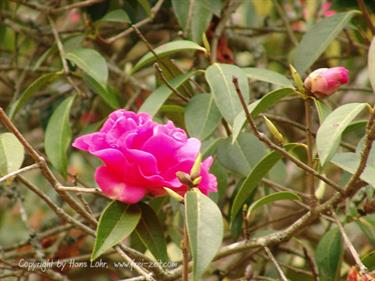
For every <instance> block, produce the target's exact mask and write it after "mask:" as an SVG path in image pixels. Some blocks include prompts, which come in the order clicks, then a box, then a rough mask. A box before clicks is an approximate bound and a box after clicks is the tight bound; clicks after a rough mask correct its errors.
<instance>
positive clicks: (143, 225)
mask: <svg viewBox="0 0 375 281" xmlns="http://www.w3.org/2000/svg"><path fill="white" fill-rule="evenodd" d="M140 207H141V209H142V218H141V220H140V222H139V224H138V226H137V228H136V229H135V231H136V233H137V235H138V237H139V239H140V240H141V241H142V243H143V244H144V245H145V246H146V247H147V249H149V250H150V252H151V253H152V255H153V256H154V257H155V259H156V260H160V261H162V262H167V261H168V260H169V258H168V254H167V243H166V241H165V238H164V233H163V228H162V225H161V223H160V221H159V218H158V216H157V215H156V214H155V211H154V210H153V209H152V208H151V207H150V206H149V205H147V204H141V205H140Z"/></svg>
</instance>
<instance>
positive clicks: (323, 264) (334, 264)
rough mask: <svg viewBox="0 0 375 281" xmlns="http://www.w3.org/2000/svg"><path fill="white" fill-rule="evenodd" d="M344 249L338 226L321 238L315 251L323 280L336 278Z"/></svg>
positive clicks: (328, 280) (330, 280) (327, 280)
mask: <svg viewBox="0 0 375 281" xmlns="http://www.w3.org/2000/svg"><path fill="white" fill-rule="evenodd" d="M342 253H343V250H342V244H341V236H340V231H339V230H338V228H333V229H331V230H330V231H328V232H327V233H326V234H324V236H323V237H322V238H321V240H320V242H319V244H318V247H317V249H316V253H315V260H316V264H317V266H318V269H319V276H320V280H321V281H332V280H335V277H336V275H337V274H338V272H339V269H340V267H339V264H340V260H341V256H342Z"/></svg>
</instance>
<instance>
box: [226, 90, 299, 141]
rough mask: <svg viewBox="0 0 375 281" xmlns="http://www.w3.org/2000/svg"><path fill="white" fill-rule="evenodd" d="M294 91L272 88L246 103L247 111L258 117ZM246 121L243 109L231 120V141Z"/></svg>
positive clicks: (235, 137)
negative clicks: (272, 89)
mask: <svg viewBox="0 0 375 281" xmlns="http://www.w3.org/2000/svg"><path fill="white" fill-rule="evenodd" d="M293 93H294V90H293V89H291V88H281V89H277V90H274V91H272V92H270V93H268V94H267V95H265V96H264V97H262V98H261V99H260V100H257V101H255V102H253V103H251V104H250V105H248V107H247V108H248V109H249V112H250V113H251V116H252V117H253V118H256V117H258V115H259V114H260V113H262V112H264V111H266V110H267V109H269V108H271V107H272V106H274V105H275V104H276V103H277V102H278V101H279V100H281V99H282V98H285V97H287V96H289V95H291V94H293ZM245 123H246V114H245V111H243V110H242V111H241V112H240V113H239V114H238V115H237V116H236V118H235V119H234V122H233V131H232V140H233V143H234V142H235V141H236V139H237V137H238V135H239V134H240V132H241V130H242V127H243V126H244V125H245Z"/></svg>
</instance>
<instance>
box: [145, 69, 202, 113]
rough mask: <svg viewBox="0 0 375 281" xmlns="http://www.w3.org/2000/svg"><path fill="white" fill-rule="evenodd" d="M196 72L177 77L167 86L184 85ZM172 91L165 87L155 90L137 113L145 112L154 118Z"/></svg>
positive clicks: (176, 86)
mask: <svg viewBox="0 0 375 281" xmlns="http://www.w3.org/2000/svg"><path fill="white" fill-rule="evenodd" d="M195 73H196V72H189V73H185V74H182V75H180V76H177V77H176V78H174V79H172V80H170V81H169V84H170V85H171V86H172V87H173V88H174V89H176V88H178V87H180V86H181V85H182V84H183V83H185V82H186V81H187V80H188V79H189V78H190V77H192V76H193V75H194V74H195ZM172 93H173V91H172V90H171V89H170V88H169V87H168V86H167V85H162V86H160V87H159V88H157V89H156V90H155V91H154V92H152V93H151V95H150V96H149V97H148V98H147V99H146V100H145V101H144V103H143V104H142V106H141V108H140V109H139V110H138V112H147V113H149V114H150V115H151V116H155V114H156V113H158V111H159V109H160V108H161V106H162V105H163V104H164V103H165V102H166V101H167V99H168V98H169V96H170V95H172Z"/></svg>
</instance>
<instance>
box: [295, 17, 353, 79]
mask: <svg viewBox="0 0 375 281" xmlns="http://www.w3.org/2000/svg"><path fill="white" fill-rule="evenodd" d="M357 13H358V12H357V11H349V12H346V13H337V14H335V15H333V16H330V17H326V18H324V19H322V20H321V21H319V22H318V23H317V24H315V25H314V26H313V27H312V28H311V30H309V31H308V32H307V33H305V35H304V36H303V37H302V40H301V42H300V43H299V44H298V46H297V48H296V49H295V50H294V51H293V53H292V61H293V65H294V66H295V68H296V69H297V71H298V72H299V73H301V74H302V73H305V71H306V70H308V69H309V68H310V67H311V66H312V64H313V63H314V62H315V61H316V60H317V59H318V58H319V57H320V55H321V54H323V52H324V51H325V49H327V47H328V46H329V44H330V43H331V42H332V41H333V40H334V39H335V38H336V37H337V35H339V33H340V32H341V31H342V30H343V29H344V27H345V26H346V25H347V23H348V22H349V21H350V20H351V18H352V17H353V16H354V15H355V14H357Z"/></svg>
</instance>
